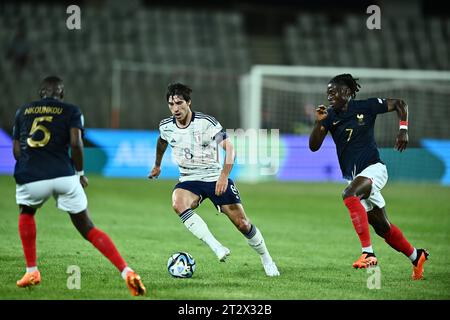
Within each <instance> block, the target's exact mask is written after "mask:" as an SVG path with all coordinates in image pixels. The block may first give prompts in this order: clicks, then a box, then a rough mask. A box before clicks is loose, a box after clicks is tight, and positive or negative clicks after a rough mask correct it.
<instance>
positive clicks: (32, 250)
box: [16, 205, 41, 287]
mask: <svg viewBox="0 0 450 320" xmlns="http://www.w3.org/2000/svg"><path fill="white" fill-rule="evenodd" d="M19 207H20V214H19V234H20V240H21V241H22V248H23V253H24V256H25V262H26V266H27V268H26V273H25V275H24V276H23V277H22V279H20V280H19V281H17V283H16V284H17V286H18V287H28V286H31V285H37V284H39V283H40V282H41V275H40V273H39V270H38V268H37V259H36V223H35V220H34V215H35V213H36V209H34V208H31V207H28V206H26V205H20V206H19Z"/></svg>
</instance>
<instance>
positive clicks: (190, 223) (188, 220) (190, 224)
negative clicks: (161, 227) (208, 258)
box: [180, 209, 222, 252]
mask: <svg viewBox="0 0 450 320" xmlns="http://www.w3.org/2000/svg"><path fill="white" fill-rule="evenodd" d="M180 218H181V221H183V223H184V225H185V226H186V228H188V230H189V231H190V232H192V234H193V235H194V236H196V237H197V238H199V239H200V240H202V241H203V242H205V243H206V244H207V245H208V246H209V247H210V248H211V249H212V250H213V251H214V252H215V251H216V249H218V248H220V247H222V244H221V243H220V242H219V241H217V239H216V238H214V236H213V235H212V233H211V231H209V229H208V226H207V225H206V222H205V221H203V219H202V218H201V217H200V216H199V215H198V214H196V213H195V212H194V211H192V210H191V209H188V210H186V211H184V212H183V213H182V214H181V215H180Z"/></svg>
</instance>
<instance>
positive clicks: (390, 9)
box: [0, 0, 450, 300]
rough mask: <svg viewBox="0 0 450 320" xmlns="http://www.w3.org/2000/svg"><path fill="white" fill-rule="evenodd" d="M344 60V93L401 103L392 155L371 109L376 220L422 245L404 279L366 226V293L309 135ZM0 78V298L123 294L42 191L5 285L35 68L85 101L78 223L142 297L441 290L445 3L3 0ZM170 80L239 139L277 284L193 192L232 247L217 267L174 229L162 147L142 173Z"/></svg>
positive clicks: (248, 197)
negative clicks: (354, 80)
mask: <svg viewBox="0 0 450 320" xmlns="http://www.w3.org/2000/svg"><path fill="white" fill-rule="evenodd" d="M72 4H76V5H78V6H79V8H80V13H81V20H80V22H81V29H74V30H70V29H68V27H67V20H68V19H70V17H71V13H67V12H66V10H67V8H68V6H69V5H72ZM370 5H377V6H379V8H380V12H379V14H380V16H379V17H380V20H379V21H380V27H381V29H369V28H368V27H367V23H368V20H369V22H371V21H373V20H371V19H374V17H373V16H372V15H373V11H371V12H369V13H367V9H368V7H369V6H370ZM375 19H376V18H375ZM369 25H370V23H369ZM348 72H349V73H352V74H353V76H354V77H358V78H359V79H360V80H359V83H360V84H361V86H362V88H361V90H360V92H359V93H358V95H357V98H358V97H359V98H361V99H363V98H368V97H378V98H400V99H404V100H405V101H406V102H407V103H408V106H409V112H410V117H409V138H410V143H409V146H408V149H407V150H406V151H405V152H403V153H399V152H397V151H395V150H394V149H393V146H394V143H395V137H396V134H397V132H398V125H399V124H398V118H397V115H396V114H395V112H391V113H389V114H383V115H379V116H378V118H377V122H376V128H375V131H376V132H375V135H376V141H377V144H378V147H379V148H380V154H381V158H382V160H383V161H384V162H385V163H386V164H387V168H388V172H389V183H388V184H387V186H386V187H385V189H384V190H383V194H384V196H385V198H386V201H387V210H388V214H389V217H390V219H391V220H392V221H393V222H394V223H395V224H397V225H398V226H399V227H400V228H401V229H402V230H403V232H404V234H405V235H406V236H407V238H408V239H409V240H410V241H411V243H412V244H413V245H415V246H417V247H418V248H421V247H425V248H428V249H429V250H430V252H431V256H430V263H429V264H427V267H426V271H425V272H426V280H425V281H421V282H415V283H411V281H410V273H411V265H410V263H409V260H408V259H407V258H405V257H403V256H402V255H401V254H399V253H397V252H396V251H394V250H392V249H391V248H390V247H388V246H387V245H386V244H385V243H384V241H383V239H381V238H379V237H377V236H376V235H375V234H374V233H372V235H373V239H374V240H373V241H374V246H375V250H376V252H377V256H378V257H379V261H380V266H381V272H382V282H381V289H380V290H370V289H368V287H367V284H366V282H367V277H368V274H366V273H365V271H363V272H358V271H355V270H352V269H351V263H352V262H353V261H354V259H356V257H357V255H358V254H359V253H360V248H359V243H358V241H357V236H356V235H355V232H354V230H353V228H352V226H351V223H350V219H349V217H348V213H347V211H346V209H345V207H344V206H343V204H342V199H341V196H340V194H341V192H342V190H343V189H344V188H345V186H346V183H345V181H343V180H342V178H341V173H340V169H339V166H338V161H337V157H336V153H335V146H334V143H333V141H332V139H331V137H330V136H328V137H327V139H326V140H325V142H324V144H323V146H322V148H321V150H320V151H318V152H315V153H312V152H310V151H309V148H308V136H309V133H310V132H311V129H312V125H313V123H314V109H315V107H316V106H317V105H319V104H322V103H326V95H325V91H326V85H327V83H328V81H329V80H330V79H331V78H332V77H333V76H335V75H337V74H340V73H348ZM0 75H1V76H0V92H1V99H0V197H1V201H0V218H1V219H0V220H1V223H0V234H1V235H2V237H1V238H0V265H1V268H2V274H3V278H2V282H1V285H0V299H126V298H129V295H128V292H127V290H126V288H125V287H124V284H123V283H122V282H121V279H120V277H119V276H118V274H117V272H116V270H115V269H114V268H113V267H112V266H110V265H109V264H108V263H107V261H106V260H105V259H104V257H102V256H101V255H100V254H98V253H96V252H95V251H94V249H93V248H92V246H91V245H90V244H89V243H88V242H85V241H83V240H82V239H81V238H80V236H79V235H78V234H77V233H76V231H75V230H74V228H73V227H72V225H71V224H70V222H69V221H68V218H67V217H66V215H62V214H58V213H57V212H58V210H57V209H56V208H55V206H54V201H53V200H52V199H50V201H48V203H47V204H46V205H45V206H44V207H43V208H42V209H41V210H39V213H38V214H37V218H36V219H37V225H38V238H37V239H38V243H37V247H38V258H39V263H40V265H39V266H40V267H39V268H40V270H41V272H42V275H43V279H44V280H43V282H42V284H41V285H40V286H39V287H37V288H33V290H26V291H23V290H22V291H21V290H18V289H17V288H16V287H15V281H16V280H17V279H18V278H19V277H20V276H21V275H22V271H23V269H24V266H23V255H22V251H21V244H20V240H19V237H18V234H17V206H16V203H15V197H14V196H15V182H14V179H13V177H12V173H13V168H14V164H15V161H14V159H13V156H12V141H11V134H12V125H13V121H14V115H15V112H16V110H17V108H19V107H20V106H21V105H22V104H24V103H27V102H30V101H33V100H36V99H38V95H37V92H38V87H39V83H40V81H41V80H42V79H43V78H44V77H46V76H49V75H57V76H59V77H61V78H62V79H63V80H64V83H65V90H66V96H65V100H66V101H67V102H70V103H73V104H76V105H79V106H80V108H81V109H82V111H83V113H84V118H85V127H86V130H85V137H84V138H85V147H86V148H85V172H86V174H87V175H88V177H89V178H90V182H91V184H90V186H89V188H88V189H86V193H87V195H88V198H89V209H90V212H91V213H92V217H93V219H94V222H95V223H96V224H97V223H98V226H99V227H100V228H102V229H103V230H105V231H106V232H108V233H109V234H110V236H111V237H112V238H113V239H114V241H115V243H116V244H117V246H118V248H119V249H120V250H121V252H123V255H124V257H125V258H126V259H127V261H129V262H130V264H131V265H132V266H134V267H135V268H136V270H138V271H139V273H140V274H141V276H142V277H143V279H144V282H145V283H146V284H147V285H148V288H149V294H148V296H147V297H146V298H149V299H205V300H206V299H239V300H242V299H244V300H245V299H449V298H450V295H449V293H450V290H449V288H450V283H449V281H450V280H449V279H450V276H449V270H448V265H449V264H450V260H449V259H450V257H449V255H448V243H449V241H450V234H449V230H450V220H449V215H448V214H449V213H450V207H449V202H448V195H449V189H448V188H449V185H450V125H449V119H450V108H449V101H450V11H449V10H448V9H447V6H445V2H444V1H442V3H441V2H439V1H429V0H404V1H401V0H400V1H387V0H385V1H381V0H379V1H365V0H362V1H358V0H354V1H352V0H341V1H331V0H314V1H300V0H299V1H296V0H276V1H275V0H274V1H270V0H259V1H257V0H255V1H251V0H227V1H214V0H208V1H207V0H203V1H200V0H191V1H186V0H171V1H168V0H165V1H161V0H147V1H145V0H127V1H119V0H116V1H112V0H96V1H87V0H86V1H31V0H30V1H19V0H16V1H1V2H0ZM175 81H180V82H184V83H186V84H188V85H190V86H191V87H192V88H193V94H192V101H193V103H192V105H193V110H194V111H195V110H198V111H201V112H203V113H206V114H210V115H212V116H214V117H215V118H216V119H217V120H219V121H220V122H221V124H222V125H223V127H224V128H226V129H228V130H230V131H234V130H237V129H242V130H241V133H243V134H242V135H236V136H231V137H232V138H233V139H234V142H235V144H236V147H237V152H238V159H237V163H236V165H235V167H234V168H233V172H232V177H233V178H234V179H235V180H236V182H237V185H238V187H239V190H240V192H241V196H242V199H243V203H244V204H245V209H246V212H247V214H248V215H249V217H250V219H251V221H252V223H255V224H256V225H257V226H258V228H259V229H260V230H261V231H262V232H263V234H264V237H265V240H266V243H267V244H268V247H269V250H271V253H272V256H273V258H274V260H275V261H276V262H277V265H278V267H279V269H280V271H281V274H282V276H281V277H279V279H267V277H265V276H264V273H263V270H262V266H261V264H260V262H259V258H258V257H257V255H256V254H254V253H253V252H251V249H249V248H248V245H247V243H246V241H245V239H244V238H243V237H242V235H241V234H240V233H239V232H237V231H236V230H235V229H234V227H233V226H232V225H231V224H229V222H228V221H227V219H226V217H224V216H223V215H219V216H216V215H215V214H214V213H213V212H214V210H215V209H214V208H213V206H211V205H210V204H209V203H207V201H205V203H204V204H203V205H202V206H201V207H200V208H198V209H197V210H196V211H197V212H198V213H199V214H200V215H201V216H202V217H203V219H204V220H205V221H206V222H207V223H208V226H209V228H210V229H211V231H212V232H213V233H214V234H215V235H216V236H217V238H218V239H219V240H221V241H223V243H224V245H227V246H229V247H230V249H231V250H232V252H233V254H232V256H231V257H230V261H227V263H226V264H219V263H216V261H215V257H214V256H213V254H212V253H211V252H210V250H209V249H208V248H207V247H206V246H204V245H203V244H202V243H201V242H200V241H198V239H196V238H194V237H193V236H192V235H191V234H190V233H189V232H187V231H186V230H185V227H184V226H183V224H181V223H180V222H179V219H178V218H177V217H176V216H175V215H174V214H173V213H172V208H171V199H170V197H171V192H172V188H173V186H174V185H175V183H176V182H175V179H177V178H178V168H177V166H176V165H175V164H174V162H173V159H172V157H171V151H170V148H169V149H168V150H167V152H166V154H165V157H164V161H163V167H162V169H163V170H162V174H161V177H160V180H156V181H155V180H153V181H149V180H147V178H146V177H147V174H148V173H149V171H150V169H151V166H152V165H153V163H154V157H155V147H156V139H157V137H158V135H159V133H158V124H159V122H160V120H162V119H163V118H167V117H169V116H170V112H169V109H168V106H167V103H166V101H165V92H166V88H167V85H168V84H169V83H171V82H175ZM260 129H262V130H266V131H259V130H260ZM277 130H278V131H277ZM261 132H262V133H267V136H266V139H265V138H264V135H260V133H261ZM250 159H253V160H250ZM255 159H256V160H255ZM119 177H120V179H117V178H119ZM161 180H165V181H161ZM68 248H70V250H69V249H68ZM180 250H181V251H183V250H184V251H188V252H189V253H191V254H192V255H193V256H194V258H196V261H197V270H196V274H194V277H193V278H192V279H189V280H186V281H178V280H177V279H172V278H170V276H169V275H168V274H167V270H166V265H165V264H166V261H167V258H168V257H169V256H170V255H171V254H172V253H173V252H175V251H180ZM69 265H78V266H80V268H81V271H82V282H81V283H82V284H81V286H82V289H81V290H78V291H77V290H68V289H67V287H66V281H67V276H68V275H67V274H66V269H67V266H69ZM99 280H101V281H100V282H101V283H102V286H99V285H98V283H99Z"/></svg>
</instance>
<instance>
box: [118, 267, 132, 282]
mask: <svg viewBox="0 0 450 320" xmlns="http://www.w3.org/2000/svg"><path fill="white" fill-rule="evenodd" d="M128 271H133V269H131V268H130V267H125V268H123V270H122V273H121V275H122V279H123V280H127V273H128Z"/></svg>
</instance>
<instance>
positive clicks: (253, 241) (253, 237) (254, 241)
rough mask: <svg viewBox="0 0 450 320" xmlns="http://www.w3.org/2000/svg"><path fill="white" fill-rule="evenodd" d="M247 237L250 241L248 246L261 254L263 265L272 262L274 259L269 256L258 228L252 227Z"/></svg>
mask: <svg viewBox="0 0 450 320" xmlns="http://www.w3.org/2000/svg"><path fill="white" fill-rule="evenodd" d="M245 236H246V237H247V239H248V240H247V242H248V245H249V246H250V247H252V248H253V250H255V251H256V252H258V253H259V255H260V257H261V261H262V263H264V264H266V263H270V262H272V257H271V256H270V254H269V250H267V247H266V243H265V242H264V238H263V236H262V234H261V232H260V231H259V229H258V228H256V227H255V226H254V225H252V226H251V228H250V231H249V232H248V233H247V234H245Z"/></svg>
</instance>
